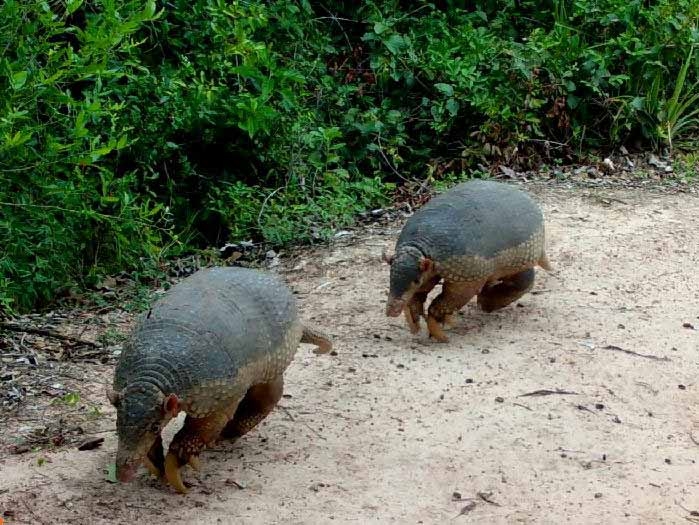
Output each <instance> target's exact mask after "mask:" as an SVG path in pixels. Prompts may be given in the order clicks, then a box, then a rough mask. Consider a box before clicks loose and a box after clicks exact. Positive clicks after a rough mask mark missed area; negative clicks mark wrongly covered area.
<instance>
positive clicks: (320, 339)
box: [301, 326, 333, 354]
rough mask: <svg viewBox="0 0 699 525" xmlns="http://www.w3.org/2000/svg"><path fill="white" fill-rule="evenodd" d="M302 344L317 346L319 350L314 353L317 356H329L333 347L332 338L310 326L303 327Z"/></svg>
mask: <svg viewBox="0 0 699 525" xmlns="http://www.w3.org/2000/svg"><path fill="white" fill-rule="evenodd" d="M301 342H302V343H307V344H311V345H316V346H317V347H318V348H317V349H316V350H314V351H313V353H315V354H327V353H328V352H330V350H332V347H333V343H332V341H331V340H330V337H329V336H328V335H327V334H326V333H325V332H322V331H320V330H318V329H316V328H311V327H309V326H304V327H303V334H302V335H301Z"/></svg>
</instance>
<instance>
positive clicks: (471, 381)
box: [466, 377, 473, 385]
mask: <svg viewBox="0 0 699 525" xmlns="http://www.w3.org/2000/svg"><path fill="white" fill-rule="evenodd" d="M471 383H473V379H471V378H470V377H469V378H468V379H466V384H467V385H470V384H471Z"/></svg>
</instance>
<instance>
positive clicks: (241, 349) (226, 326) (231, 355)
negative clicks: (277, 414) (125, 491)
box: [110, 268, 332, 492]
mask: <svg viewBox="0 0 699 525" xmlns="http://www.w3.org/2000/svg"><path fill="white" fill-rule="evenodd" d="M300 342H309V343H312V344H317V345H318V346H320V352H321V353H324V352H327V351H329V350H330V348H331V347H332V343H331V341H330V340H329V339H328V338H327V336H325V335H324V334H323V333H322V332H320V331H317V330H314V329H311V328H308V327H304V326H303V325H302V323H301V321H300V319H299V317H298V311H297V307H296V302H295V299H294V297H293V295H292V293H291V291H290V290H289V289H288V288H287V287H286V285H285V284H284V283H283V282H282V281H281V280H280V279H278V278H277V277H275V276H273V275H272V274H269V273H264V272H259V271H255V270H249V269H245V268H210V269H205V270H201V271H199V272H197V273H196V274H194V275H192V276H191V277H189V278H187V279H185V280H183V281H182V282H181V283H179V284H178V285H176V286H175V287H173V288H172V289H171V290H169V291H168V292H167V293H166V294H165V296H163V297H162V298H161V299H160V300H159V301H157V302H156V303H155V304H154V305H153V307H152V308H151V309H150V311H149V312H148V313H147V314H146V315H145V316H144V317H143V318H142V319H141V321H140V322H139V324H138V326H137V327H136V329H135V330H134V332H133V334H132V337H131V338H130V340H129V341H128V343H127V344H126V345H125V348H124V351H123V353H122V355H121V357H120V360H119V363H118V364H117V367H116V371H115V375H114V383H113V392H112V393H111V394H110V400H111V401H112V402H113V403H114V404H115V406H116V407H117V432H118V436H119V445H118V450H117V472H118V477H119V478H120V479H121V480H122V481H128V480H129V479H130V478H131V477H132V476H133V474H134V472H135V470H136V468H137V466H138V464H139V463H143V464H145V465H146V467H147V468H148V469H149V470H150V471H151V472H152V473H154V474H156V475H164V476H165V477H166V479H167V480H168V481H169V482H170V484H171V485H172V486H173V487H175V488H176V489H177V490H178V491H180V492H185V491H186V487H185V486H184V483H183V482H182V480H181V477H180V468H181V467H182V466H184V465H186V464H196V463H197V455H198V454H199V452H200V451H201V450H202V449H203V448H204V447H206V446H208V445H209V444H211V443H212V442H213V441H214V440H216V439H218V437H219V435H220V434H221V432H222V431H223V430H224V429H227V430H229V429H230V431H231V432H233V433H235V434H236V435H242V434H243V433H244V432H243V431H245V432H247V431H249V430H250V429H252V428H253V427H254V426H255V425H257V424H258V423H259V422H260V421H262V420H263V419H264V418H265V417H266V416H267V414H269V412H270V411H271V410H272V409H273V407H274V406H275V405H276V403H277V401H278V399H279V397H281V390H282V385H283V382H282V377H283V373H284V371H285V370H286V368H287V367H288V365H289V364H290V363H291V361H292V359H293V357H294V354H295V353H296V350H297V348H298V345H299V343H300ZM270 385H272V386H274V388H272V390H273V395H267V396H266V397H265V396H263V395H262V394H261V393H262V392H265V391H266V389H267V390H269V386H270ZM263 398H264V399H263ZM180 410H184V411H185V412H187V423H186V424H185V427H184V428H183V429H182V430H181V431H180V432H179V433H178V434H177V436H176V437H175V439H174V440H173V442H172V444H171V445H170V450H169V452H168V454H167V455H164V454H163V450H162V441H161V438H160V431H161V430H162V428H163V427H164V426H165V425H166V424H167V422H168V421H169V420H170V419H171V418H172V417H174V416H176V415H177V413H178V412H179V411H180ZM237 410H238V412H236V411H237Z"/></svg>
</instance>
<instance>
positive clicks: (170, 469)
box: [165, 452, 188, 494]
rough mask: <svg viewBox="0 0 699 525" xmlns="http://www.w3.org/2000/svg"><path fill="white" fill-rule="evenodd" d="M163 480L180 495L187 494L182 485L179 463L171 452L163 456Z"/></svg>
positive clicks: (185, 488)
mask: <svg viewBox="0 0 699 525" xmlns="http://www.w3.org/2000/svg"><path fill="white" fill-rule="evenodd" d="M165 479H166V480H167V482H168V483H169V484H170V485H172V487H173V488H174V489H175V490H176V491H177V492H179V493H180V494H187V492H188V489H187V487H185V486H184V483H182V475H181V474H180V462H179V460H178V459H177V456H175V455H174V454H173V453H172V452H168V453H167V456H165Z"/></svg>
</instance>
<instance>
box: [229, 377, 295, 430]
mask: <svg viewBox="0 0 699 525" xmlns="http://www.w3.org/2000/svg"><path fill="white" fill-rule="evenodd" d="M283 391H284V377H283V376H281V375H280V376H279V377H277V378H276V379H274V380H273V381H270V382H269V383H261V384H259V385H254V386H252V387H250V389H249V390H248V391H247V393H246V394H245V397H244V398H243V400H242V401H241V402H240V404H239V405H238V409H237V410H236V412H235V415H234V416H233V419H231V420H230V421H229V422H228V424H227V425H226V427H225V428H224V429H223V432H221V437H224V438H228V439H237V438H239V437H241V436H244V435H245V434H247V433H248V432H250V431H251V430H252V429H253V428H255V427H256V426H257V425H258V424H259V423H260V422H261V421H262V420H263V419H264V418H266V417H267V416H268V415H269V413H270V412H271V411H272V410H273V409H274V407H275V406H277V403H278V402H279V400H280V399H281V397H282V393H283Z"/></svg>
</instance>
